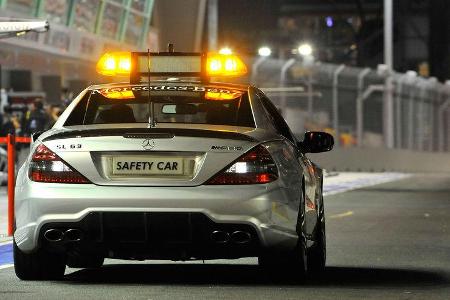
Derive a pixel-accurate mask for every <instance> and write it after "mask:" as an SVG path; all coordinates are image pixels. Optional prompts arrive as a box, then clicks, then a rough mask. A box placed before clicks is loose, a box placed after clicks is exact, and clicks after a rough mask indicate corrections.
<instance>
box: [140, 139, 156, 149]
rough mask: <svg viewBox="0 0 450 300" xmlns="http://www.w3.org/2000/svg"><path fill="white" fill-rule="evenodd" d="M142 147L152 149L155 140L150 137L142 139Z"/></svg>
mask: <svg viewBox="0 0 450 300" xmlns="http://www.w3.org/2000/svg"><path fill="white" fill-rule="evenodd" d="M142 148H144V149H145V150H152V149H153V148H155V141H154V140H151V139H145V140H143V141H142Z"/></svg>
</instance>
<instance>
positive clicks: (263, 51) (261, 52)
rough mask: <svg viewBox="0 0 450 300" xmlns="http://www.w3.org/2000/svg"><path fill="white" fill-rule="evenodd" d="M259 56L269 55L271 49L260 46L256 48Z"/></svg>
mask: <svg viewBox="0 0 450 300" xmlns="http://www.w3.org/2000/svg"><path fill="white" fill-rule="evenodd" d="M258 54H259V56H270V55H271V54H272V50H271V49H270V48H269V47H266V46H264V47H261V48H259V49H258Z"/></svg>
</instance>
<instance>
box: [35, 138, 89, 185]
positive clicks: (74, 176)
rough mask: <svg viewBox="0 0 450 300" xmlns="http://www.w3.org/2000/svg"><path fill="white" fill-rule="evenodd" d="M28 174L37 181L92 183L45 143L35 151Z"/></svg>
mask: <svg viewBox="0 0 450 300" xmlns="http://www.w3.org/2000/svg"><path fill="white" fill-rule="evenodd" d="M28 175H29V177H30V179H31V180H32V181H37V182H47V183H90V181H89V180H87V179H86V178H85V177H84V176H83V175H81V174H80V173H78V172H77V171H75V170H72V169H71V168H70V167H69V166H68V165H67V164H66V163H65V162H64V161H63V160H62V159H61V158H59V156H58V155H56V153H54V152H53V151H51V150H50V149H48V148H47V147H46V146H45V145H43V144H40V145H39V146H38V147H37V148H36V150H35V151H34V153H33V157H32V159H31V164H30V169H29V172H28Z"/></svg>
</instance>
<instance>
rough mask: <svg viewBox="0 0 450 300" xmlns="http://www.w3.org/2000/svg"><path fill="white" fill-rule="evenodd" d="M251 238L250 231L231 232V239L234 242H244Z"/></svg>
mask: <svg viewBox="0 0 450 300" xmlns="http://www.w3.org/2000/svg"><path fill="white" fill-rule="evenodd" d="M251 240H252V236H251V234H250V233H248V232H246V231H240V230H238V231H235V232H233V233H232V234H231V241H232V242H233V243H235V244H246V243H248V242H250V241H251Z"/></svg>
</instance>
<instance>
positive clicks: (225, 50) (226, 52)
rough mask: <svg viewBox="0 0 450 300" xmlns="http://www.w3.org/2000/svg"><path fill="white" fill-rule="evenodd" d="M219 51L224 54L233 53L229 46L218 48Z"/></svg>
mask: <svg viewBox="0 0 450 300" xmlns="http://www.w3.org/2000/svg"><path fill="white" fill-rule="evenodd" d="M219 53H220V54H225V55H230V54H232V53H233V51H232V50H231V49H230V48H228V47H224V48H222V49H220V50H219Z"/></svg>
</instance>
